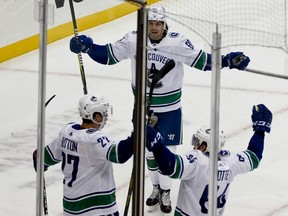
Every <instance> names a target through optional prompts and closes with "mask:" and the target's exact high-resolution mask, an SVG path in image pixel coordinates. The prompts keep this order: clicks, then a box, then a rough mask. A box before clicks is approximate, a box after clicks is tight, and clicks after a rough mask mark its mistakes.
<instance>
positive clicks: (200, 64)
mask: <svg viewBox="0 0 288 216" xmlns="http://www.w3.org/2000/svg"><path fill="white" fill-rule="evenodd" d="M205 64H206V53H205V52H202V54H201V56H200V57H199V59H198V60H197V62H196V63H195V65H194V67H195V68H197V69H199V70H203V69H204V66H205Z"/></svg>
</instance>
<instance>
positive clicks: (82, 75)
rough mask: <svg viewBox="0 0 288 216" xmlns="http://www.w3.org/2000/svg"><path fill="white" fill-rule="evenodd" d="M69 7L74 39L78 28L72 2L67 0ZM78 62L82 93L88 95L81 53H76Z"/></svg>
mask: <svg viewBox="0 0 288 216" xmlns="http://www.w3.org/2000/svg"><path fill="white" fill-rule="evenodd" d="M69 5H70V11H71V17H72V23H73V29H74V35H75V37H78V28H77V23H76V17H75V10H74V5H73V0H69ZM78 62H79V69H80V74H81V79H82V84H83V92H84V94H87V93H88V91H87V83H86V76H85V71H84V65H83V58H82V53H81V52H80V53H78Z"/></svg>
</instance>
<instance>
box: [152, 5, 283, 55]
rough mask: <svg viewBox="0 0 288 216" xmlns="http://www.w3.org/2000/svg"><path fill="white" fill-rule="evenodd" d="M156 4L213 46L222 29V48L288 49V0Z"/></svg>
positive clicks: (170, 17)
mask: <svg viewBox="0 0 288 216" xmlns="http://www.w3.org/2000/svg"><path fill="white" fill-rule="evenodd" d="M150 2H151V1H150ZM152 3H155V4H161V5H163V6H164V7H165V10H166V14H167V17H168V19H171V20H173V21H175V22H177V23H179V24H181V25H183V26H185V27H187V28H188V29H189V30H191V31H193V32H194V33H196V34H198V35H199V36H200V37H201V38H202V39H203V40H204V41H206V42H207V43H208V44H209V45H210V46H212V34H213V33H214V32H215V31H216V30H218V32H219V33H220V34H221V36H222V41H221V48H226V47H230V46H238V45H250V46H251V45H252V46H262V47H271V48H279V49H281V50H283V51H285V52H288V44H287V12H286V11H287V2H286V0H242V1H236V0H217V1H215V0H162V1H157V0H155V1H153V0H152ZM168 24H169V23H168Z"/></svg>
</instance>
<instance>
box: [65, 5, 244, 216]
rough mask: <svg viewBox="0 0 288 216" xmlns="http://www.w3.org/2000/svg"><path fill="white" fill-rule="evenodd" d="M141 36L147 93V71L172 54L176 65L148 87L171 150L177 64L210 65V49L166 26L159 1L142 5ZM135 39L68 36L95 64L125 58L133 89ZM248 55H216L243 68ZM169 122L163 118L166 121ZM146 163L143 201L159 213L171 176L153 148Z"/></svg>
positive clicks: (175, 136) (177, 136)
mask: <svg viewBox="0 0 288 216" xmlns="http://www.w3.org/2000/svg"><path fill="white" fill-rule="evenodd" d="M148 36H149V40H148V42H147V47H148V48H147V68H148V82H147V96H148V94H149V90H150V88H149V87H150V84H151V80H152V78H153V74H155V73H157V72H158V71H159V70H160V69H161V68H162V67H163V65H164V64H165V63H166V62H167V61H168V60H170V59H173V60H175V62H176V66H175V67H174V69H173V70H171V71H170V72H169V73H168V74H167V75H166V76H165V77H164V78H163V79H162V80H161V81H159V82H158V83H157V84H156V86H155V89H154V92H153V95H152V101H151V110H152V111H153V112H154V115H155V116H156V117H158V122H157V124H156V125H155V129H157V130H158V131H159V132H160V133H161V134H162V136H163V138H164V140H165V145H166V146H167V147H168V148H169V149H170V150H171V151H172V152H175V151H176V146H177V145H179V144H181V142H182V130H181V128H182V113H181V112H182V111H181V95H182V85H183V76H184V69H183V64H186V65H188V66H190V67H193V68H196V69H199V70H204V71H206V70H211V55H210V54H209V53H206V52H204V51H203V50H199V49H195V48H194V46H193V44H192V43H191V41H190V40H189V39H188V38H186V37H185V36H183V35H182V34H180V33H178V32H169V31H168V25H167V17H166V15H165V10H164V8H163V7H161V6H153V7H151V8H150V9H149V11H148ZM136 39H137V32H136V31H131V32H128V33H127V34H126V35H125V36H124V37H123V38H122V39H120V40H118V41H116V42H115V43H108V44H106V45H98V44H95V43H93V40H92V39H91V38H90V37H88V36H85V35H80V36H79V37H78V38H77V37H73V38H72V39H71V41H70V50H71V51H72V52H74V53H80V52H82V53H87V54H88V55H89V56H90V57H91V58H92V59H93V60H94V61H96V62H98V63H100V64H107V65H113V64H116V63H118V62H120V61H122V60H125V59H130V60H131V71H132V88H133V90H135V77H136V58H135V56H136ZM249 61H250V59H249V57H247V56H245V55H244V54H243V53H242V52H231V53H229V54H227V55H225V56H222V67H229V68H230V69H232V68H236V69H239V70H245V68H246V66H247V65H248V63H249ZM168 122H169V124H168ZM146 159H147V166H148V170H149V175H150V178H151V181H152V184H153V192H152V194H151V196H150V197H149V198H148V199H147V201H146V204H147V205H148V206H151V207H153V206H156V205H158V202H159V196H158V195H159V193H160V194H161V196H160V204H161V210H162V211H163V212H164V213H169V212H171V210H172V209H171V201H170V195H169V194H170V188H171V185H172V180H171V179H169V178H168V177H167V176H163V175H162V174H161V173H159V172H158V171H157V170H158V166H157V163H155V159H154V157H153V154H151V153H147V154H146Z"/></svg>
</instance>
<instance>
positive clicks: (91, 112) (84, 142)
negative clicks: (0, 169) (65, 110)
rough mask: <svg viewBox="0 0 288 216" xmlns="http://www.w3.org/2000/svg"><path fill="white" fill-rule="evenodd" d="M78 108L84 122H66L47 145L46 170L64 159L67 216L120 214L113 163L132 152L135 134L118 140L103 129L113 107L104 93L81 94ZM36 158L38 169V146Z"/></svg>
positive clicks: (125, 158)
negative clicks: (113, 138)
mask: <svg viewBox="0 0 288 216" xmlns="http://www.w3.org/2000/svg"><path fill="white" fill-rule="evenodd" d="M78 110H79V114H80V116H81V118H82V124H77V123H69V124H67V125H66V126H64V128H63V129H62V130H61V131H60V134H59V136H58V137H57V138H56V139H55V140H53V141H52V142H51V143H50V144H49V145H47V146H46V147H45V150H44V151H45V156H44V164H45V169H44V170H46V169H47V168H48V167H49V166H52V165H54V164H57V163H59V162H62V165H61V169H62V172H63V175H64V179H63V187H64V192H63V195H64V196H63V209H64V216H72V215H81V216H92V215H93V216H95V215H103V216H104V215H111V216H119V212H118V207H117V203H116V188H115V181H114V174H113V167H112V163H124V162H126V161H127V160H128V159H129V158H130V157H131V156H132V154H133V147H132V146H133V144H132V143H133V138H132V137H128V138H127V139H125V140H121V141H120V142H116V141H114V140H112V139H111V138H110V137H108V136H107V134H106V133H105V132H104V131H103V130H102V129H103V128H104V126H105V124H106V121H107V119H108V114H109V110H111V109H110V106H109V103H108V101H107V100H106V99H105V98H104V97H103V96H101V95H90V94H89V95H84V96H82V97H81V98H80V100H79V105H78ZM33 161H34V168H35V170H36V167H37V164H36V161H37V151H36V150H35V151H34V153H33Z"/></svg>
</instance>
